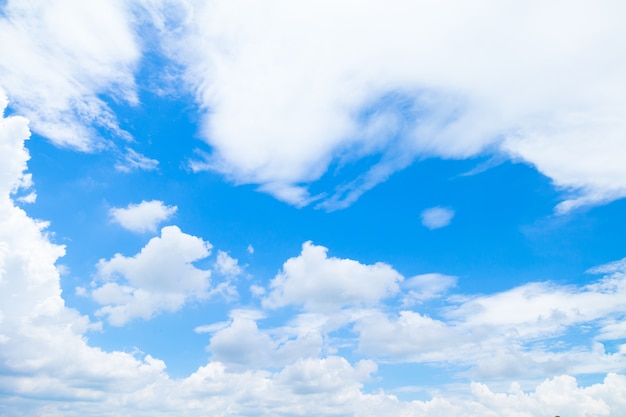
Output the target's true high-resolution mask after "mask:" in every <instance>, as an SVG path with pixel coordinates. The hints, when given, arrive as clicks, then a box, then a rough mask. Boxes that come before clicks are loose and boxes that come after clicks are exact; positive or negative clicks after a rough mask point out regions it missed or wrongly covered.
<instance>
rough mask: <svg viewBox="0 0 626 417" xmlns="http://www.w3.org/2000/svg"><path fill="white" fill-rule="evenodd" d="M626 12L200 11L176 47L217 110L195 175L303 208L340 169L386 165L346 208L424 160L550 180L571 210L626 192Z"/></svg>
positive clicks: (172, 38)
mask: <svg viewBox="0 0 626 417" xmlns="http://www.w3.org/2000/svg"><path fill="white" fill-rule="evenodd" d="M168 7H169V6H168ZM154 9H158V7H154ZM242 9H245V10H247V11H248V13H239V12H238V11H240V10H242ZM169 10H170V9H169V8H168V11H169ZM620 11H624V6H623V5H622V4H620V3H619V2H608V3H602V4H594V6H593V7H589V5H588V4H587V3H585V2H582V1H574V2H569V3H567V4H550V5H546V4H545V3H543V2H537V1H535V2H532V3H530V4H527V5H526V7H524V8H523V9H520V7H519V5H518V4H517V3H515V2H513V1H505V2H495V1H485V2H482V3H481V4H480V5H475V4H469V3H467V2H463V1H459V0H450V1H447V2H445V3H438V4H436V5H434V4H431V3H428V2H406V1H401V0H394V1H377V0H375V1H370V2H368V4H367V6H366V7H363V6H362V5H361V4H357V3H342V5H340V6H338V5H337V4H336V3H334V2H328V1H322V2H305V3H301V4H298V6H297V7H296V6H295V5H289V4H286V3H284V2H281V1H280V0H275V1H271V2H269V3H267V2H264V3H262V4H250V3H249V2H246V1H244V0H241V1H217V2H212V3H207V4H198V3H194V2H186V3H185V6H184V7H181V8H180V9H179V13H178V14H176V15H177V16H179V19H177V20H176V23H175V29H176V30H170V31H169V32H165V31H164V32H163V39H164V41H163V44H164V45H165V49H166V51H169V54H170V56H171V57H172V58H173V59H174V60H176V61H177V62H178V63H180V64H181V65H182V67H183V70H184V74H183V77H184V80H185V81H186V83H187V85H188V87H189V89H190V90H191V91H192V92H193V93H194V94H195V96H196V99H197V102H198V105H199V106H200V107H201V109H202V110H203V112H204V127H203V136H204V138H205V140H206V141H207V142H208V143H209V144H210V145H211V146H212V148H213V149H212V152H211V154H210V155H209V156H208V158H207V160H206V161H201V162H199V163H198V164H196V165H195V166H196V167H197V168H204V169H211V170H215V171H218V172H221V173H223V174H224V175H226V176H227V177H229V178H231V179H232V180H233V181H234V182H236V183H252V184H258V185H259V188H260V190H262V191H265V192H268V193H270V194H272V195H274V196H276V197H277V198H279V199H282V200H285V201H288V202H290V203H293V204H300V205H301V204H307V203H310V202H311V201H315V199H316V197H315V196H313V197H311V196H310V195H309V193H308V184H310V183H312V182H314V181H316V180H318V179H319V178H320V177H321V176H322V175H323V174H324V173H325V172H326V170H327V168H328V167H329V166H330V165H331V164H333V163H335V162H336V163H338V164H339V165H340V166H341V165H342V164H344V165H345V164H346V163H350V162H354V161H357V160H361V159H363V158H365V157H368V156H377V158H374V159H375V160H378V161H379V162H377V163H374V164H373V165H371V168H370V169H369V170H366V172H364V173H362V174H361V175H359V176H357V177H356V178H354V179H353V180H350V179H348V180H347V181H346V182H345V183H340V184H338V188H337V190H336V193H333V192H332V190H327V191H329V194H328V196H327V197H326V198H327V200H325V202H322V206H324V207H326V208H337V207H343V206H345V205H346V204H349V203H350V202H352V201H354V200H355V199H356V198H358V196H359V195H360V194H361V193H362V192H364V191H365V190H367V189H369V188H371V187H373V186H374V185H376V184H377V183H379V182H381V181H385V180H386V179H387V178H388V177H389V176H390V175H391V174H392V173H393V172H395V171H397V170H399V169H402V168H404V167H406V166H407V165H409V164H410V163H411V162H412V161H413V160H415V159H420V158H428V157H441V158H457V159H462V158H468V157H471V156H475V155H478V154H481V153H487V152H488V153H496V154H504V155H508V156H509V157H511V158H514V159H521V160H523V161H525V162H527V163H529V164H531V165H533V166H535V167H536V168H537V169H538V170H539V171H541V172H542V173H543V174H545V175H547V176H549V177H550V178H551V179H552V180H553V181H554V183H555V185H556V186H557V187H559V188H560V189H563V190H565V191H566V192H567V195H566V196H565V198H566V199H567V201H566V202H564V203H563V204H562V205H560V206H559V207H558V210H559V211H567V210H569V209H572V208H574V207H576V206H579V205H584V204H598V203H602V202H607V201H610V200H613V199H616V198H621V197H623V196H624V195H626V182H625V181H624V180H623V179H624V178H626V175H624V169H625V168H624V164H623V163H622V161H621V160H620V159H619V157H618V155H621V154H622V153H623V151H624V145H623V140H621V138H623V136H624V134H625V133H626V122H624V120H626V117H625V116H626V115H625V114H624V108H623V106H621V102H622V97H623V96H624V93H625V92H626V76H624V74H626V71H625V70H626V68H624V66H625V65H626V64H625V63H624V62H626V61H625V60H624V59H623V53H622V52H621V48H620V47H619V42H618V41H617V40H618V39H621V38H622V37H623V36H624V27H623V25H622V22H621V21H620V20H619V19H618V18H617V16H619V14H620V13H619V12H620ZM155 14H156V15H158V13H155ZM161 15H165V12H164V11H161ZM373 22H374V23H373ZM495 33H497V34H498V36H497V40H495V38H494V34H495ZM520 34H523V36H520ZM616 51H619V52H616ZM572 68H576V71H572V70H571V69H572ZM592 144H593V145H592Z"/></svg>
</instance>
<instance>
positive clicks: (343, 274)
mask: <svg viewBox="0 0 626 417" xmlns="http://www.w3.org/2000/svg"><path fill="white" fill-rule="evenodd" d="M327 251H328V249H327V248H325V247H323V246H316V245H313V244H312V243H311V242H306V243H304V244H303V245H302V252H301V254H300V255H299V256H297V257H295V258H291V259H289V260H287V261H286V262H285V263H284V264H283V270H282V271H281V272H280V273H279V274H278V275H276V277H275V278H274V279H273V280H272V281H271V283H270V288H271V292H270V293H269V295H268V296H267V298H265V299H264V300H263V305H264V306H266V307H269V308H277V307H281V306H285V305H289V304H296V305H302V306H303V307H304V308H305V309H307V310H326V309H330V310H334V309H338V308H341V307H344V306H359V305H375V304H377V303H378V302H379V301H380V300H381V299H383V298H386V297H388V296H390V295H393V294H395V293H397V292H398V290H399V287H398V283H399V282H401V281H402V279H403V277H402V275H400V274H399V273H398V272H397V271H395V270H394V269H393V268H392V267H390V266H389V265H387V264H384V263H381V262H379V263H376V264H374V265H364V264H361V263H359V262H357V261H353V260H351V259H340V258H328V257H327V255H326V253H327Z"/></svg>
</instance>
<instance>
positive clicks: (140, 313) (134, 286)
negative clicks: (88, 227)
mask: <svg viewBox="0 0 626 417" xmlns="http://www.w3.org/2000/svg"><path fill="white" fill-rule="evenodd" d="M211 247H212V246H211V244H210V243H209V242H205V241H204V240H202V239H200V238H198V237H195V236H191V235H188V234H185V233H183V232H182V231H181V230H180V229H179V228H178V227H176V226H167V227H164V228H163V229H161V236H160V237H155V238H152V239H150V241H149V242H148V243H147V244H146V246H145V247H144V248H143V249H141V252H139V253H138V254H137V255H135V256H132V257H126V256H123V255H121V254H119V253H118V254H116V255H115V256H114V257H113V258H111V259H109V260H104V259H102V260H100V262H99V263H98V277H97V281H95V282H93V283H92V285H93V286H94V287H95V288H93V289H92V290H91V292H90V294H91V297H92V298H93V299H94V300H95V301H96V302H98V303H99V304H102V305H104V307H102V308H100V309H99V310H98V311H97V312H96V314H97V315H100V316H106V317H107V319H108V321H109V322H110V323H111V324H112V325H115V326H121V325H123V324H125V323H126V322H127V321H129V320H132V319H134V318H143V319H150V318H152V317H153V316H154V315H156V314H158V313H160V312H162V311H176V310H179V309H180V308H182V306H183V305H184V304H185V303H186V302H187V301H190V300H200V299H204V298H207V297H208V296H209V295H210V294H209V289H210V276H211V271H208V270H203V269H199V268H196V267H195V266H194V265H193V262H195V261H198V260H201V259H204V258H206V257H208V256H209V255H210V253H211V252H210V250H211Z"/></svg>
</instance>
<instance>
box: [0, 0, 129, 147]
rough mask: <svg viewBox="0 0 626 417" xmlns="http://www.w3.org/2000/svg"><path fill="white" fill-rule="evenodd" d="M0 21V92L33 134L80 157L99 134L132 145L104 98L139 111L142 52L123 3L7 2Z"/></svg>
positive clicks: (99, 141)
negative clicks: (138, 76) (1, 90)
mask: <svg viewBox="0 0 626 417" xmlns="http://www.w3.org/2000/svg"><path fill="white" fill-rule="evenodd" d="M0 7H2V14H1V15H0V38H2V39H10V40H11V41H10V42H2V43H1V44H0V85H1V86H2V87H3V88H4V89H6V92H7V94H8V95H9V97H10V98H11V99H12V101H13V102H12V105H13V106H14V108H16V109H17V110H18V111H19V112H20V113H21V114H23V115H24V116H26V117H28V118H29V119H30V121H31V126H32V128H33V129H34V130H35V131H36V132H37V133H39V134H41V135H43V136H46V137H48V138H49V139H51V140H52V141H53V142H54V143H56V144H58V145H62V146H68V147H72V148H75V149H80V150H92V149H95V148H98V147H102V146H104V144H103V140H102V139H100V135H99V134H98V132H97V129H104V130H105V131H108V132H109V133H110V134H113V135H114V136H118V137H121V138H123V139H125V140H126V139H130V135H129V134H128V133H127V132H124V131H123V130H122V129H120V127H119V123H118V121H117V117H116V116H115V114H114V112H113V111H112V110H111V109H110V107H109V106H108V105H107V104H106V102H105V101H104V100H103V99H102V98H101V96H102V95H105V94H108V95H109V96H111V97H113V98H114V99H115V100H118V101H124V102H127V103H130V104H134V103H137V101H138V99H137V93H136V87H135V81H134V75H133V71H134V69H135V67H136V65H137V62H138V59H139V58H140V50H139V46H138V44H137V40H136V37H135V34H134V31H133V29H132V28H131V21H132V19H133V18H132V15H131V11H130V8H129V5H128V4H127V3H126V2H124V1H97V2H94V3H90V4H85V3H83V2H81V1H46V0H33V1H12V0H10V1H7V2H4V3H3V5H2V6H0Z"/></svg>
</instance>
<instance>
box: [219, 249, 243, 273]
mask: <svg viewBox="0 0 626 417" xmlns="http://www.w3.org/2000/svg"><path fill="white" fill-rule="evenodd" d="M215 271H216V272H218V273H219V274H222V275H226V276H229V277H235V276H237V275H239V274H241V273H242V271H243V269H242V268H241V266H239V261H238V260H237V259H235V258H233V257H231V256H230V255H229V254H228V253H227V252H224V251H222V250H219V251H217V260H216V261H215Z"/></svg>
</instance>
